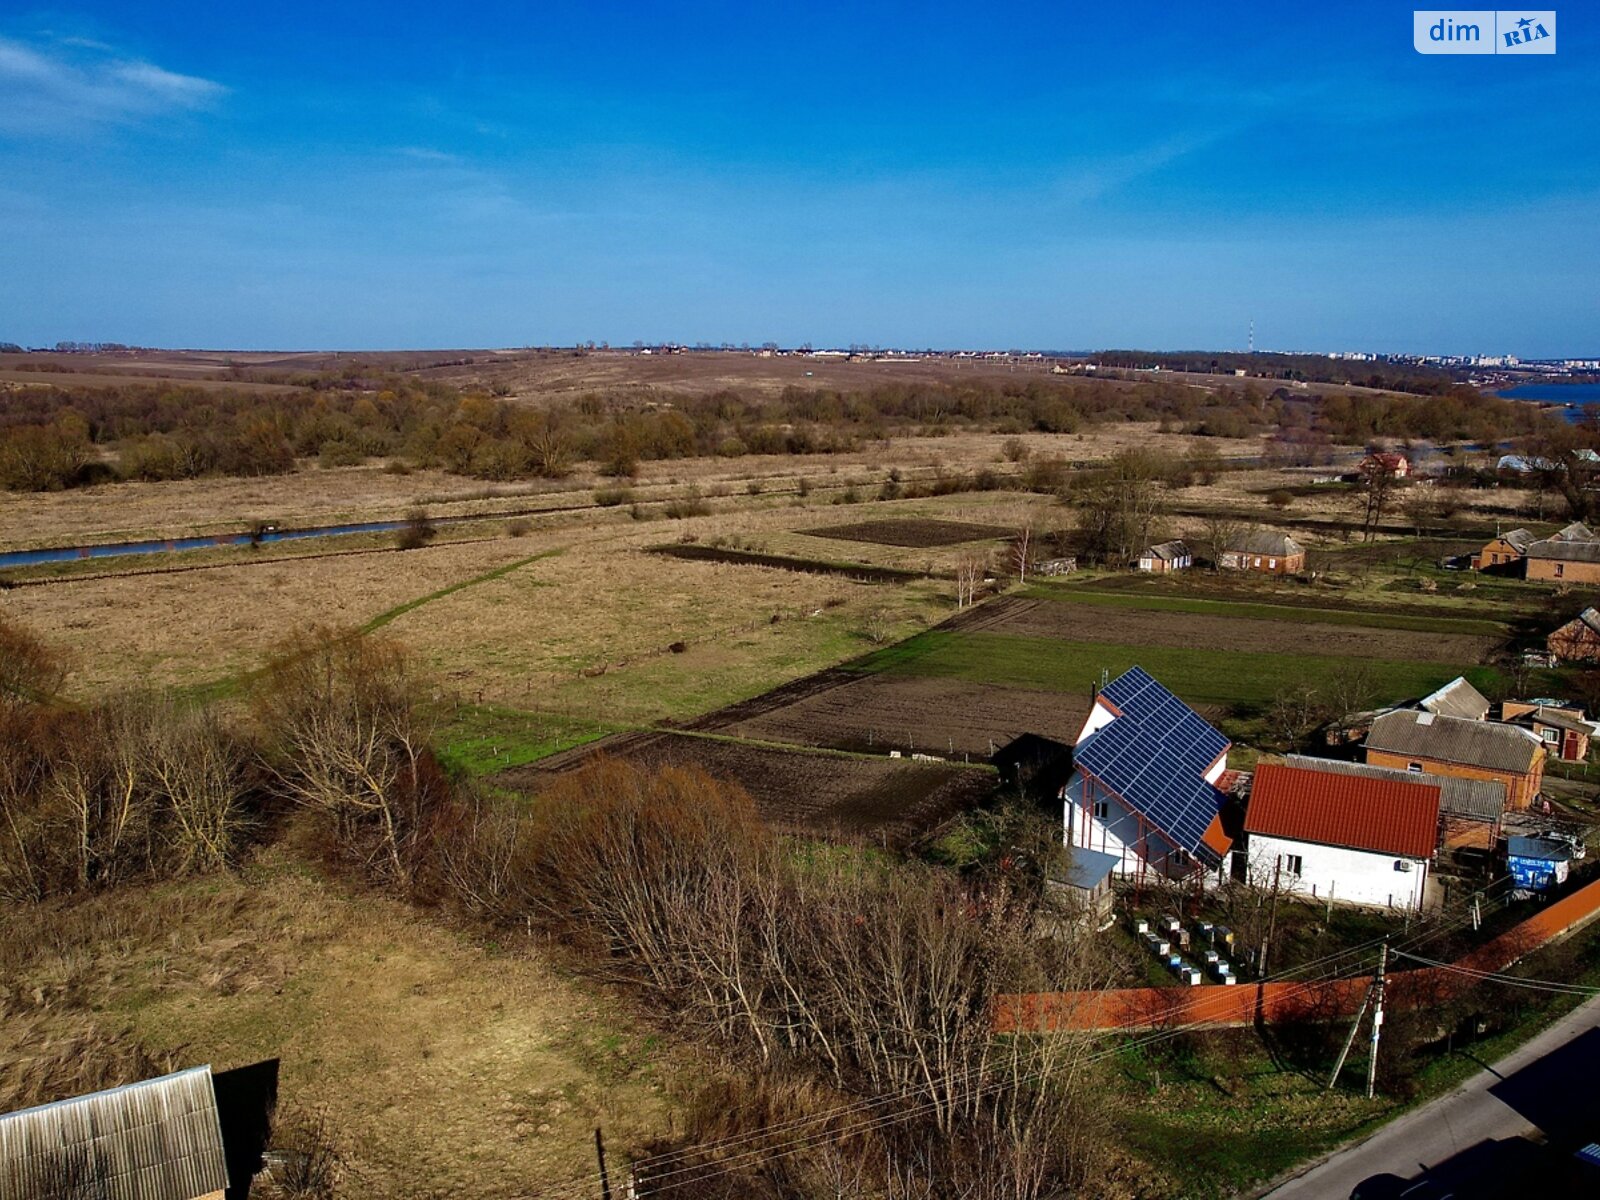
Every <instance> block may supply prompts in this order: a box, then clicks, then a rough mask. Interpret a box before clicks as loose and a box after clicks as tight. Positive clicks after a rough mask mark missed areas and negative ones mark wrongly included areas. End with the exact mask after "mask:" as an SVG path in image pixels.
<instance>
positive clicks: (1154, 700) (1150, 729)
mask: <svg viewBox="0 0 1600 1200" xmlns="http://www.w3.org/2000/svg"><path fill="white" fill-rule="evenodd" d="M1231 745H1232V743H1230V742H1229V741H1228V739H1227V738H1225V737H1224V736H1223V735H1222V734H1221V733H1219V732H1218V731H1217V730H1216V729H1214V728H1213V727H1212V726H1211V725H1209V724H1207V723H1206V721H1204V720H1203V719H1202V718H1201V717H1200V716H1199V714H1197V713H1196V712H1195V711H1194V710H1193V709H1191V708H1190V707H1189V706H1188V705H1186V704H1185V703H1184V702H1183V701H1181V700H1179V699H1178V698H1177V697H1176V696H1174V695H1173V694H1172V693H1171V692H1169V691H1167V689H1166V688H1164V687H1162V686H1161V685H1160V684H1159V683H1157V682H1156V681H1155V680H1154V679H1152V678H1151V677H1150V676H1149V675H1148V674H1146V673H1145V672H1144V671H1143V670H1142V669H1141V668H1139V667H1134V668H1132V669H1131V670H1129V671H1128V672H1127V673H1125V674H1123V675H1120V676H1118V677H1117V678H1116V679H1114V680H1112V681H1111V682H1110V683H1108V684H1106V685H1105V686H1104V687H1103V688H1101V689H1100V691H1099V692H1098V693H1097V694H1096V696H1095V700H1094V707H1093V708H1092V709H1091V710H1090V712H1089V716H1088V718H1087V719H1086V720H1085V721H1084V724H1083V730H1082V732H1080V733H1079V734H1078V740H1077V744H1076V746H1075V747H1074V749H1073V771H1072V777H1071V779H1070V781H1069V782H1068V783H1067V786H1066V787H1065V788H1063V789H1062V793H1061V796H1062V800H1063V802H1064V808H1065V834H1066V836H1065V840H1066V844H1067V845H1068V846H1070V847H1074V848H1077V849H1082V850H1088V851H1094V852H1096V853H1103V854H1110V855H1113V856H1115V858H1116V860H1117V865H1116V868H1115V874H1117V875H1119V876H1121V877H1123V878H1132V879H1136V880H1146V879H1148V880H1150V881H1151V882H1156V881H1159V880H1170V881H1179V882H1190V881H1193V882H1196V883H1200V884H1206V883H1211V882H1221V881H1223V880H1226V879H1227V878H1228V877H1229V873H1230V871H1231V866H1232V864H1231V855H1232V850H1233V841H1234V833H1236V832H1237V831H1236V830H1235V831H1233V832H1230V828H1229V827H1230V826H1231V825H1232V824H1233V823H1234V821H1235V819H1236V818H1235V813H1236V809H1237V805H1236V804H1235V802H1234V800H1233V797H1232V795H1231V786H1230V785H1231V781H1232V779H1233V773H1231V772H1229V771H1228V750H1229V748H1230V746H1231Z"/></svg>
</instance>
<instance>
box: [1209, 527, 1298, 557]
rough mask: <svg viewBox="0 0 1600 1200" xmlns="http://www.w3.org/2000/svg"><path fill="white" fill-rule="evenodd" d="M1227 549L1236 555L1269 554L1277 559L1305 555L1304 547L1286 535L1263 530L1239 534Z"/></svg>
mask: <svg viewBox="0 0 1600 1200" xmlns="http://www.w3.org/2000/svg"><path fill="white" fill-rule="evenodd" d="M1228 549H1229V550H1232V551H1234V552H1235V553H1238V554H1270V555H1273V556H1275V557H1277V558H1288V557H1289V556H1290V555H1291V554H1303V553H1305V547H1304V546H1302V545H1301V544H1300V543H1299V542H1297V541H1295V540H1294V539H1293V538H1292V537H1290V536H1289V535H1288V534H1286V533H1272V532H1271V531H1269V530H1265V529H1255V530H1251V531H1249V532H1247V533H1242V534H1240V535H1239V536H1238V537H1236V538H1234V539H1233V540H1232V541H1230V542H1229V543H1228Z"/></svg>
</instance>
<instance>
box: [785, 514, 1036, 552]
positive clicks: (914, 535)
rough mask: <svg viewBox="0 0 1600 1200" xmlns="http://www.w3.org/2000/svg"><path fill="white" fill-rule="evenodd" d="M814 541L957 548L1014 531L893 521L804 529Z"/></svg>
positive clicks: (989, 526)
mask: <svg viewBox="0 0 1600 1200" xmlns="http://www.w3.org/2000/svg"><path fill="white" fill-rule="evenodd" d="M800 532H801V533H804V534H808V535H810V536H811V537H820V538H832V539H834V540H836V541H844V542H873V543H875V544H877V545H880V546H906V547H910V548H914V549H920V548H921V547H924V546H954V545H959V544H961V543H963V542H984V541H993V540H995V539H997V538H1003V537H1010V536H1011V534H1012V533H1013V532H1015V529H1014V528H1013V527H1007V526H1000V525H968V524H966V523H965V522H962V521H935V520H928V519H926V518H924V519H921V520H917V519H901V520H890V521H857V522H856V523H854V524H852V525H827V526H824V527H823V528H821V529H802V530H800Z"/></svg>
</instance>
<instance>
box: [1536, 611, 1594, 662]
mask: <svg viewBox="0 0 1600 1200" xmlns="http://www.w3.org/2000/svg"><path fill="white" fill-rule="evenodd" d="M1544 644H1545V649H1547V650H1549V651H1550V656H1551V657H1552V658H1554V659H1555V660H1556V661H1557V662H1600V611H1596V610H1595V609H1593V608H1586V609H1584V610H1583V611H1582V612H1581V613H1579V614H1578V615H1577V616H1576V617H1574V618H1572V620H1570V621H1568V622H1567V623H1566V624H1565V625H1563V626H1561V628H1559V629H1557V630H1555V631H1554V632H1552V633H1551V634H1550V636H1549V637H1547V638H1545V642H1544Z"/></svg>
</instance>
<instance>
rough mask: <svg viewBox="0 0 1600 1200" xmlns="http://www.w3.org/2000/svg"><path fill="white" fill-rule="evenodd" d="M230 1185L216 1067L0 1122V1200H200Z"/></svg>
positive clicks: (81, 1098) (8, 1116)
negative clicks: (68, 1199) (76, 1199)
mask: <svg viewBox="0 0 1600 1200" xmlns="http://www.w3.org/2000/svg"><path fill="white" fill-rule="evenodd" d="M227 1186H228V1168H227V1163H226V1159H225V1157H224V1155H223V1149H222V1123H221V1121H220V1119H219V1118H218V1115H217V1097H216V1092H215V1091H214V1090H213V1088H212V1085H211V1068H210V1067H193V1068H191V1069H190V1070H187V1071H179V1072H177V1073H176V1074H173V1075H163V1076H162V1077H161V1078H159V1079H147V1080H144V1081H143V1082H141V1083H134V1084H129V1085H128V1086H127V1087H120V1088H112V1089H110V1090H109V1091H104V1092H92V1093H90V1094H89V1095H87V1096H78V1097H75V1098H73V1099H71V1100H61V1101H58V1102H57V1103H55V1104H44V1105H40V1106H39V1107H37V1108H26V1109H23V1110H22V1111H20V1112H14V1113H7V1114H5V1115H0V1200H37V1198H38V1197H41V1196H54V1195H72V1196H77V1195H83V1196H93V1197H95V1200H195V1197H197V1196H206V1195H209V1194H210V1193H212V1192H219V1191H222V1190H224V1189H226V1188H227Z"/></svg>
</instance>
